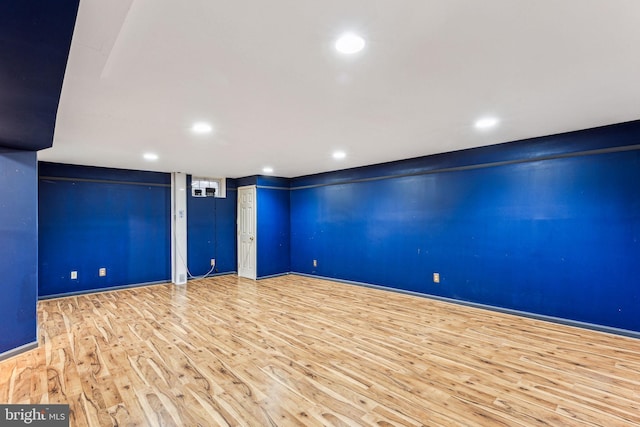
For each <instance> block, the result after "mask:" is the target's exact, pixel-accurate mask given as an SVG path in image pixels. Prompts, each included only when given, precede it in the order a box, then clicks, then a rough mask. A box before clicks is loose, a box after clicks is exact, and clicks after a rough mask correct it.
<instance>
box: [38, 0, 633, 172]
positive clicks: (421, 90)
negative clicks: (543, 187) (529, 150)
mask: <svg viewBox="0 0 640 427" xmlns="http://www.w3.org/2000/svg"><path fill="white" fill-rule="evenodd" d="M345 31H354V32H357V33H359V34H361V35H362V37H364V38H365V40H366V42H367V45H366V47H365V49H364V50H363V51H362V52H360V53H358V54H356V55H354V56H349V57H347V56H344V55H341V54H339V53H338V52H336V51H335V49H334V47H333V44H334V42H335V39H336V38H337V37H338V36H339V35H340V34H341V33H343V32H345ZM489 115H490V116H495V117H498V118H499V119H500V124H499V125H498V126H497V127H496V128H495V129H492V130H486V131H478V130H476V129H475V128H474V126H473V123H474V121H475V120H476V119H478V118H481V117H484V116H489ZM636 119H640V1H638V0H537V1H531V0H484V1H477V0H465V1H462V0H459V1H455V0H393V1H392V0H322V1H317V0H270V1H259V0H233V1H221V0H189V1H180V0H109V1H104V0H81V2H80V11H79V14H78V20H77V23H76V29H75V33H74V38H73V43H72V46H71V53H70V56H69V63H68V67H67V72H66V76H65V81H64V86H63V91H62V96H61V100H60V105H59V110H58V119H57V123H56V132H55V139H54V144H53V148H51V149H48V150H45V151H41V152H40V153H39V159H40V160H46V161H54V162H64V163H74V164H83V165H95V166H108V167H119V168H130V169H141V170H156V171H165V172H171V171H180V172H187V173H192V174H195V175H204V176H219V177H222V176H226V177H241V176H248V175H256V174H262V168H263V167H264V166H271V167H273V168H274V173H273V174H274V175H277V176H285V177H293V176H300V175H305V174H311V173H316V172H323V171H329V170H336V169H343V168H348V167H354V166H361V165H366V164H373V163H380V162H385V161H391V160H398V159H403V158H410V157H416V156H422V155H428V154H433V153H439V152H445V151H451V150H457V149H462V148H469V147H476V146H482V145H489V144H494V143H500V142H507V141H514V140H518V139H523V138H529V137H535V136H542V135H548V134H554V133H559V132H565V131H570V130H577V129H584V128H589V127H594V126H600V125H605V124H611V123H617V122H623V121H629V120H636ZM195 121H207V122H209V123H211V125H212V126H213V127H214V129H215V130H214V132H213V133H211V134H209V135H194V134H193V133H192V132H191V131H190V127H191V125H192V124H193V122H195ZM336 149H341V150H344V151H345V152H346V153H347V157H346V158H345V159H343V160H341V161H336V160H334V159H333V158H332V157H331V153H332V152H333V151H334V150H336ZM145 152H155V153H157V154H158V156H159V159H158V160H157V161H155V162H148V161H145V160H144V159H143V158H142V155H143V153H145Z"/></svg>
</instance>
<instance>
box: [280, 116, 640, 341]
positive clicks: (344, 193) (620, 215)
mask: <svg viewBox="0 0 640 427" xmlns="http://www.w3.org/2000/svg"><path fill="white" fill-rule="evenodd" d="M632 144H640V122H632V123H625V124H621V125H616V126H608V127H604V128H597V129H591V130H586V131H580V132H572V133H569V134H563V135H555V136H550V137H545V138H536V139H535V140H527V141H521V142H515V143H512V144H508V145H497V146H491V147H484V148H478V149H473V150H464V151H460V152H454V153H446V154H442V155H436V156H428V157H423V158H419V159H410V160H407V161H404V162H394V163H389V164H384V165H374V166H371V167H365V168H357V169H351V170H347V171H338V172H335V173H325V174H320V175H314V176H308V177H300V178H297V179H294V180H293V181H292V185H291V187H292V190H291V215H290V218H291V251H290V252H291V270H292V271H293V272H300V273H306V274H313V275H318V276H324V277H329V278H338V279H344V280H351V281H358V282H364V283H371V284H376V285H382V286H388V287H393V288H398V289H403V290H409V291H415V292H420V293H424V294H429V295H437V296H443V297H448V298H454V299H458V300H462V301H468V302H474V303H481V304H487V305H492V306H496V307H501V308H507V309H514V310H520V311H524V312H529V313H533V314H540V315H546V316H555V317H560V318H564V319H568V320H574V321H581V322H587V323H592V324H596V325H602V326H607V327H614V328H621V329H626V330H630V331H636V332H639V331H640V279H639V278H640V261H639V260H640V185H639V184H638V183H640V151H639V150H638V147H635V148H634V147H632V146H631V145H632ZM625 146H627V148H626V150H628V151H615V150H613V151H612V152H609V151H611V149H612V148H613V147H625ZM601 149H604V150H605V151H592V150H601ZM623 150H624V149H623ZM585 151H590V152H589V153H584V152H585ZM585 154H586V155H585ZM314 259H316V260H318V266H317V267H316V268H314V267H313V260H314ZM434 272H438V273H440V277H441V282H440V283H439V284H436V283H434V282H433V273H434Z"/></svg>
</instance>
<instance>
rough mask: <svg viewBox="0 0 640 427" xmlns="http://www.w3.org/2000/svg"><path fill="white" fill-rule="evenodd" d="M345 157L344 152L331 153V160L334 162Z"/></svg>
mask: <svg viewBox="0 0 640 427" xmlns="http://www.w3.org/2000/svg"><path fill="white" fill-rule="evenodd" d="M345 157H347V153H345V152H344V151H334V152H333V158H334V159H336V160H342V159H344V158H345Z"/></svg>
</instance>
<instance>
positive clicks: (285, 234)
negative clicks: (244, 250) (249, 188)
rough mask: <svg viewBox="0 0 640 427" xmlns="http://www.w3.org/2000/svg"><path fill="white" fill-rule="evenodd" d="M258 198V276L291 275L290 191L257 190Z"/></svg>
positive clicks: (277, 189)
mask: <svg viewBox="0 0 640 427" xmlns="http://www.w3.org/2000/svg"><path fill="white" fill-rule="evenodd" d="M287 187H288V183H287ZM257 198H258V212H257V214H258V215H257V216H258V225H257V228H258V248H257V250H258V255H257V256H258V260H257V263H258V265H257V267H258V270H257V276H258V277H265V276H272V275H275V274H284V273H288V272H289V271H291V264H290V259H291V258H290V253H291V250H290V230H291V224H290V217H289V215H290V204H289V200H290V194H289V190H288V189H283V188H269V187H258V189H257Z"/></svg>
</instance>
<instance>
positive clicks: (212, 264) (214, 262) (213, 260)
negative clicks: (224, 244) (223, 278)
mask: <svg viewBox="0 0 640 427" xmlns="http://www.w3.org/2000/svg"><path fill="white" fill-rule="evenodd" d="M215 266H216V259H215V258H211V267H215Z"/></svg>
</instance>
